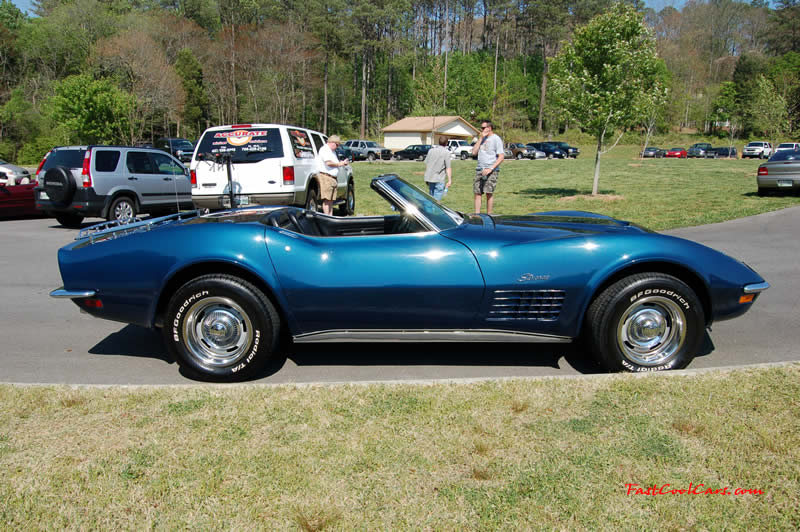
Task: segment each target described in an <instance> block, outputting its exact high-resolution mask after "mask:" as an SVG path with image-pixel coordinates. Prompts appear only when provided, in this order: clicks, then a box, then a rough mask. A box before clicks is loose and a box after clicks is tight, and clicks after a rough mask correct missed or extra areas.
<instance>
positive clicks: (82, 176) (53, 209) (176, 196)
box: [34, 146, 193, 227]
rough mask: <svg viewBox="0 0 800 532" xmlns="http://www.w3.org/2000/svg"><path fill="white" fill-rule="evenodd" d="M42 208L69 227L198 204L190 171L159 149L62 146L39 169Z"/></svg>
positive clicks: (126, 219) (38, 191) (37, 196)
mask: <svg viewBox="0 0 800 532" xmlns="http://www.w3.org/2000/svg"><path fill="white" fill-rule="evenodd" d="M36 180H37V183H38V186H37V187H36V188H35V189H34V191H35V201H36V208H37V209H39V210H42V211H45V212H46V213H48V214H52V215H53V216H55V217H56V220H58V223H60V224H61V225H63V226H65V227H80V225H81V223H82V222H83V219H84V218H86V217H90V216H99V217H102V218H106V219H107V220H117V221H119V222H122V223H127V222H130V221H132V220H133V219H134V218H135V217H136V215H137V214H138V213H149V214H162V213H169V212H176V211H178V210H180V209H192V208H193V205H192V186H191V183H190V182H189V170H188V169H187V168H186V167H185V166H183V165H182V164H181V163H180V162H179V161H178V160H177V159H176V158H174V157H173V156H171V155H169V154H168V153H164V152H163V151H161V150H157V149H153V148H132V147H127V146H62V147H56V148H53V149H52V150H50V151H49V152H47V155H45V156H44V159H42V162H41V163H39V168H38V169H37V170H36Z"/></svg>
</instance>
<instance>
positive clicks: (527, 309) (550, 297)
mask: <svg viewBox="0 0 800 532" xmlns="http://www.w3.org/2000/svg"><path fill="white" fill-rule="evenodd" d="M564 296H565V292H564V290H495V292H494V298H493V299H492V304H491V306H490V308H489V317H488V318H487V320H488V321H509V320H537V321H554V320H557V319H558V315H559V314H560V313H561V306H562V305H563V304H564Z"/></svg>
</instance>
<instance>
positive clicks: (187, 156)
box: [155, 137, 194, 163]
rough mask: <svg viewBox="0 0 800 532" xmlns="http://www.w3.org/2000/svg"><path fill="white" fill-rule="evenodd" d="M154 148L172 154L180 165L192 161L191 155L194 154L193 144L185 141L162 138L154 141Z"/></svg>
mask: <svg viewBox="0 0 800 532" xmlns="http://www.w3.org/2000/svg"><path fill="white" fill-rule="evenodd" d="M155 147H156V148H158V149H159V150H164V151H165V152H167V153H169V154H172V155H173V156H175V158H176V159H178V160H179V161H180V162H182V163H188V162H190V161H191V160H192V153H194V144H192V141H190V140H187V139H180V138H174V137H164V138H160V139H158V140H157V141H156V144H155Z"/></svg>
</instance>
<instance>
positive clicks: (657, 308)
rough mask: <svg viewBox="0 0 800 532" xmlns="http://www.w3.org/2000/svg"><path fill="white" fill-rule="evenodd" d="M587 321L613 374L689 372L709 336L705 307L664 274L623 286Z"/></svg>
mask: <svg viewBox="0 0 800 532" xmlns="http://www.w3.org/2000/svg"><path fill="white" fill-rule="evenodd" d="M586 319H587V329H588V330H587V336H588V337H589V339H590V341H591V344H592V347H593V350H594V352H595V353H596V355H597V358H598V361H599V362H600V364H601V365H603V366H604V367H605V368H606V369H608V370H609V371H631V372H641V371H661V370H667V369H680V368H683V367H686V365H687V364H689V362H691V360H692V359H693V358H694V356H695V354H696V353H697V351H698V350H699V348H700V343H701V342H702V340H703V335H704V331H705V317H704V312H703V307H702V305H701V303H700V300H699V298H698V297H697V295H696V294H695V293H694V291H693V290H692V289H691V288H689V286H688V285H686V284H685V283H684V282H683V281H681V280H679V279H677V278H675V277H672V276H671V275H666V274H661V273H643V274H636V275H631V276H629V277H625V278H624V279H621V280H619V281H617V282H616V283H614V284H613V285H611V286H609V287H608V288H606V289H605V290H604V291H603V292H602V293H600V295H599V296H598V297H597V298H596V299H595V300H594V302H592V304H591V305H590V306H589V310H588V312H587V316H586Z"/></svg>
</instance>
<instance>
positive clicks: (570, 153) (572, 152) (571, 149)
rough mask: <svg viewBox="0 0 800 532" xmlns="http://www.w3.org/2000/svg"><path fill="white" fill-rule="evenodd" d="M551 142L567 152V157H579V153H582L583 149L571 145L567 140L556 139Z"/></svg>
mask: <svg viewBox="0 0 800 532" xmlns="http://www.w3.org/2000/svg"><path fill="white" fill-rule="evenodd" d="M550 144H554V145H556V146H557V147H558V148H559V149H560V150H561V151H563V152H566V154H567V157H570V158H572V159H577V158H578V155H580V153H581V150H579V149H578V148H576V147H575V146H570V145H569V144H567V143H566V142H562V141H558V140H554V141H552V142H551V143H550Z"/></svg>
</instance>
